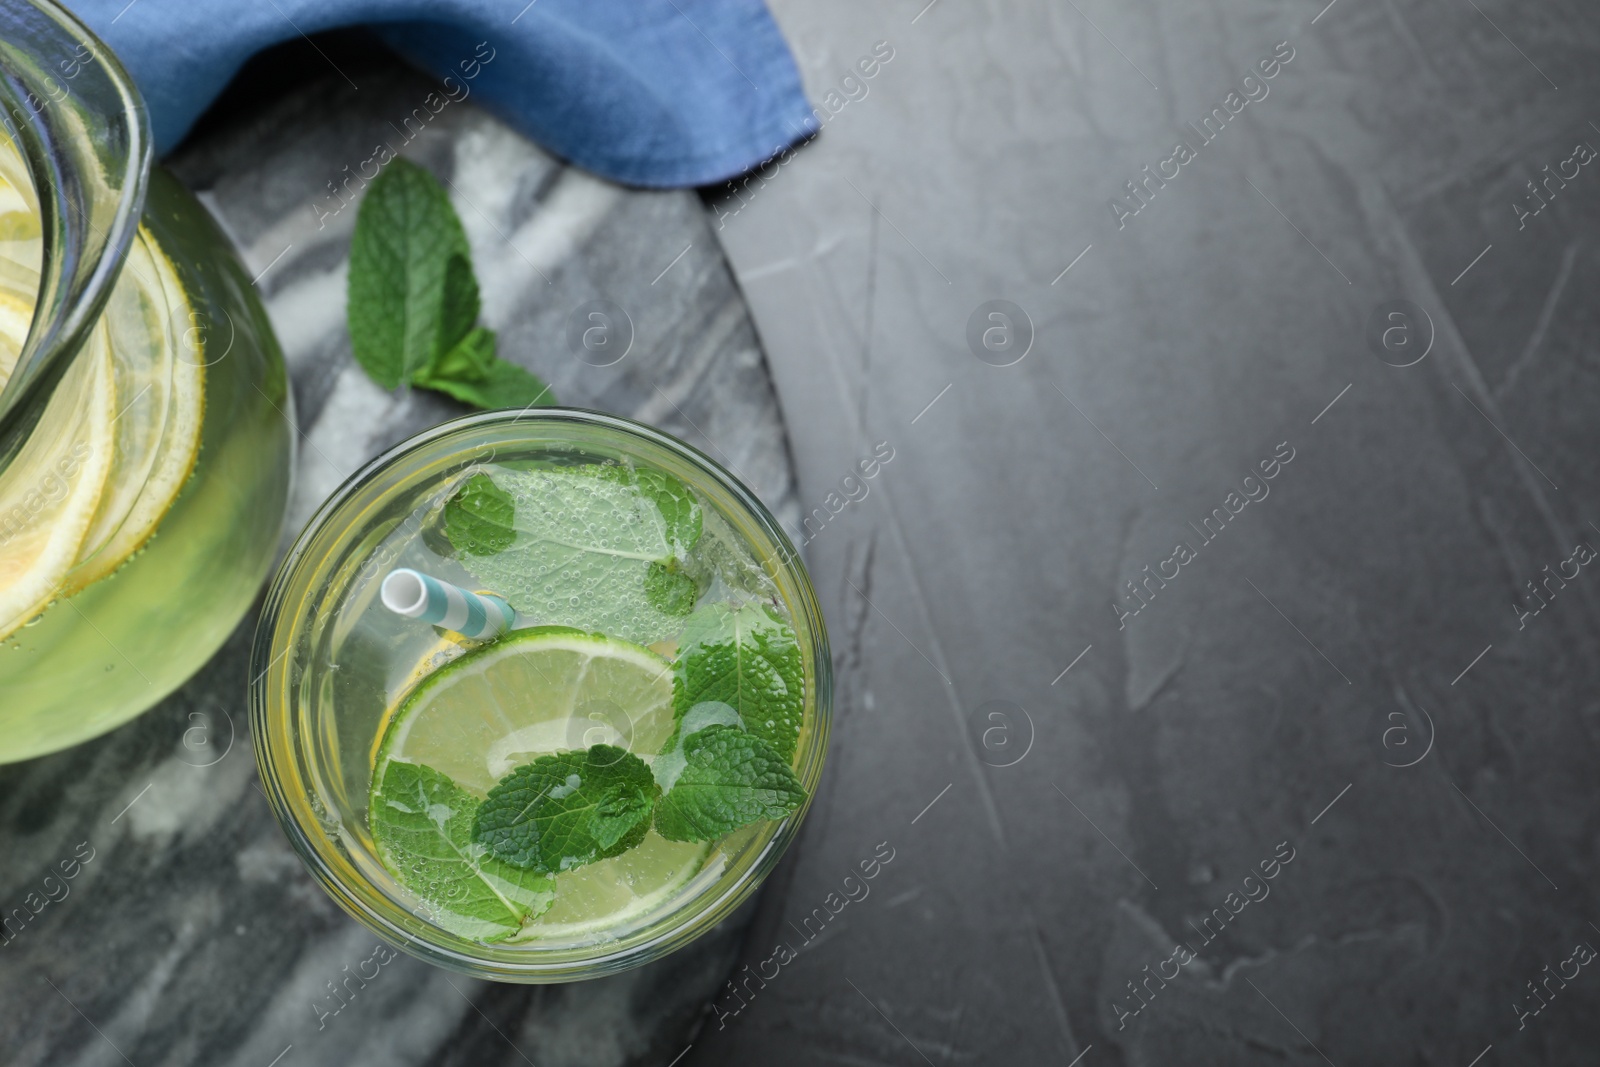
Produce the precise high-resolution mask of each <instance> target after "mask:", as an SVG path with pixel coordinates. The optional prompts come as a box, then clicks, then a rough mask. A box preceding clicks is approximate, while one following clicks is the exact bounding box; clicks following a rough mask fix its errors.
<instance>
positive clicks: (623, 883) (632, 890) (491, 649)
mask: <svg viewBox="0 0 1600 1067" xmlns="http://www.w3.org/2000/svg"><path fill="white" fill-rule="evenodd" d="M672 726H673V716H672V665H671V664H670V663H669V662H668V661H667V660H665V659H663V658H662V657H660V656H658V655H657V654H656V653H654V652H652V651H650V650H649V649H647V648H641V647H640V646H638V645H634V644H629V643H628V642H626V641H616V640H613V639H611V638H608V637H603V636H600V635H599V634H588V633H583V632H581V631H579V630H571V629H567V628H565V627H538V628H535V629H531V630H517V631H513V632H511V633H509V634H507V635H506V636H504V637H502V638H500V639H499V640H498V641H496V642H494V643H493V644H491V645H487V646H485V647H483V648H480V649H477V650H475V651H473V652H469V653H467V654H466V655H464V656H461V657H460V658H458V659H454V660H452V661H450V662H449V663H446V664H445V665H444V666H442V667H440V668H439V669H437V670H435V671H434V672H433V673H432V674H429V675H427V676H426V677H425V678H424V679H423V680H422V681H421V682H420V683H419V684H418V685H417V686H416V688H415V689H414V690H413V691H412V692H411V694H410V695H409V696H408V697H407V698H406V699H405V701H404V702H403V703H402V704H401V706H400V708H399V710H398V711H397V712H396V713H395V714H394V717H393V719H392V721H391V722H390V724H389V727H388V729H387V731H386V732H385V734H384V737H383V740H382V741H381V742H380V743H379V745H378V750H377V754H376V757H375V760H374V763H375V767H374V771H375V773H374V775H373V781H374V783H376V782H378V781H381V780H382V778H383V768H384V766H385V764H386V763H387V762H388V761H389V760H391V759H397V760H404V761H406V762H409V763H421V764H425V765H427V766H429V767H432V768H433V769H434V770H436V771H439V772H441V773H443V774H446V775H448V776H449V777H450V778H452V779H454V780H455V781H456V782H457V783H458V784H460V785H461V786H462V787H463V788H465V789H467V790H469V791H471V792H473V793H475V794H477V795H478V796H480V797H481V796H483V795H485V794H487V793H488V792H489V790H490V789H491V788H493V787H494V785H495V784H496V783H497V782H499V781H500V779H501V778H503V777H505V776H506V775H507V774H508V773H510V772H511V771H512V770H513V769H514V768H516V767H519V766H521V765H523V764H525V763H531V762H532V761H533V760H535V759H537V758H538V757H539V756H542V755H548V754H550V753H553V752H563V751H570V750H572V749H578V748H586V747H588V746H590V745H595V744H613V745H617V746H619V747H622V748H626V749H629V750H630V751H632V752H634V753H636V754H638V755H641V756H648V755H653V754H655V753H657V752H659V751H660V750H661V747H662V745H664V744H665V743H666V741H667V739H668V737H669V736H670V735H671V733H672ZM711 848H712V846H711V845H710V844H707V843H701V842H693V843H683V842H676V841H667V840H665V839H663V838H661V837H660V836H658V835H657V834H656V833H655V832H654V831H651V832H650V833H649V834H647V835H646V836H645V839H644V841H643V842H642V843H641V844H639V845H638V846H637V847H636V848H633V849H630V850H629V851H627V852H625V853H623V854H622V855H620V856H615V857H613V858H611V859H607V860H601V861H599V862H597V863H591V864H588V865H587V866H584V867H579V868H577V869H575V870H571V871H566V872H563V873H561V874H559V875H556V876H555V892H556V896H555V903H554V904H553V905H552V906H551V907H550V909H549V910H548V911H546V912H545V913H544V914H543V915H541V916H540V917H539V918H538V919H535V920H534V921H532V922H530V923H529V924H528V925H527V926H524V927H523V929H522V930H521V931H520V932H518V933H517V934H516V935H514V936H513V938H512V940H528V939H532V938H538V939H572V938H593V937H595V936H598V935H602V934H604V932H605V931H606V930H608V929H610V928H614V927H616V926H619V925H621V924H622V923H624V922H627V921H628V920H629V919H631V918H634V917H637V916H640V915H643V914H645V913H647V912H649V911H651V910H653V909H655V908H657V907H659V906H660V905H662V904H663V903H665V902H666V901H668V900H670V899H671V897H672V896H673V895H674V894H676V893H677V892H678V891H679V890H680V889H681V888H682V887H683V886H684V885H685V884H686V883H687V882H688V881H689V880H690V879H691V878H693V877H694V875H695V874H696V873H697V872H698V871H700V870H701V869H702V868H703V867H704V866H705V862H706V857H707V856H708V855H709V854H710V852H711Z"/></svg>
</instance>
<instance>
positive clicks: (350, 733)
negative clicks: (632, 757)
mask: <svg viewBox="0 0 1600 1067" xmlns="http://www.w3.org/2000/svg"><path fill="white" fill-rule="evenodd" d="M563 467H564V468H573V467H580V468H581V469H582V470H586V471H596V470H607V471H611V472H616V471H618V470H627V471H652V472H659V473H661V474H664V475H667V476H670V477H671V478H673V479H676V480H677V482H678V483H680V484H681V485H682V486H685V487H687V488H688V490H689V491H690V492H691V493H692V494H693V496H694V498H695V499H696V500H697V501H698V504H699V507H700V509H701V511H702V514H703V515H704V517H705V518H704V523H705V525H704V528H705V531H706V533H705V534H704V535H702V536H704V537H711V536H713V533H714V532H715V536H716V537H717V538H720V542H719V543H720V544H723V545H725V546H729V547H730V548H731V549H733V550H735V552H736V553H737V554H739V555H740V558H742V559H748V560H753V561H759V562H758V563H756V564H754V566H755V567H756V568H757V570H758V571H759V573H758V574H756V577H755V578H753V579H750V580H751V581H752V582H755V583H757V584H759V587H760V588H761V589H762V590H763V594H762V595H763V596H764V597H766V598H767V602H770V603H771V604H772V606H773V610H774V612H775V614H776V613H781V614H782V616H783V617H784V618H785V619H786V620H787V622H788V624H789V625H790V626H792V630H793V634H794V639H795V643H796V644H797V645H798V648H799V651H800V660H801V665H802V675H803V678H804V710H803V718H802V723H801V728H800V733H799V740H798V743H797V746H796V751H795V755H794V759H793V763H792V770H793V772H794V774H795V776H796V777H797V778H798V779H799V781H800V783H801V784H802V785H803V786H804V788H805V791H806V796H807V800H806V802H805V803H803V804H802V805H801V806H800V807H799V808H798V809H797V810H795V811H794V812H793V813H792V814H791V815H789V816H788V817H787V818H785V819H782V820H780V821H774V822H767V823H759V824H755V825H752V826H748V827H746V828H745V829H744V830H739V831H735V832H734V833H732V834H730V835H728V836H727V837H726V838H724V839H721V840H719V841H717V842H716V843H715V844H714V845H712V846H709V848H710V851H709V853H708V854H707V855H706V857H705V859H704V862H703V863H700V864H699V865H698V866H697V867H695V868H693V869H692V870H691V871H690V873H689V875H688V877H687V880H686V881H684V882H682V883H674V888H673V889H672V891H671V892H670V894H668V895H666V896H664V897H662V898H661V899H660V900H659V901H657V903H655V904H653V905H651V906H650V907H649V908H648V909H646V910H644V911H642V912H635V913H630V914H627V915H626V917H624V918H621V919H619V920H617V921H615V922H611V921H609V920H607V921H605V922H602V923H600V924H599V925H598V926H596V925H591V926H590V927H588V928H586V929H584V930H583V931H582V932H580V933H574V934H568V933H563V934H562V935H561V936H544V935H543V934H540V935H539V936H538V938H537V939H535V940H528V941H523V942H515V941H510V942H501V943H486V942H485V941H482V940H477V939H475V938H472V937H467V936H462V935H460V934H458V933H455V932H452V931H451V930H450V929H446V928H445V927H444V926H442V925H440V923H439V922H437V921H435V919H436V918H437V914H436V911H434V910H433V909H431V908H430V907H429V906H428V904H427V902H426V901H424V900H422V899H421V898H419V896H418V895H417V894H416V893H414V892H412V890H411V889H409V888H408V887H407V886H406V885H405V884H402V883H401V882H400V881H398V880H397V879H396V878H395V877H394V876H393V875H392V874H391V873H390V871H389V869H388V868H386V867H385V865H384V863H383V862H382V860H381V859H380V856H379V853H378V850H377V848H376V846H375V844H374V839H373V834H372V832H371V829H370V827H369V823H368V815H369V811H368V807H369V790H370V789H371V786H372V781H373V776H374V773H375V769H376V765H377V763H378V762H379V760H380V759H381V758H382V755H383V754H382V751H380V740H381V739H383V737H384V735H385V731H386V729H387V728H388V726H389V725H390V723H391V722H393V721H395V716H396V715H397V710H396V709H397V708H402V707H403V706H405V704H406V701H407V699H408V697H409V696H411V695H412V694H414V693H416V692H418V691H419V690H420V689H421V688H423V682H424V679H426V678H428V677H430V672H433V671H437V670H438V669H439V667H440V665H441V664H445V663H448V662H450V661H451V660H452V658H453V657H457V656H461V655H466V654H469V653H467V652H464V651H463V648H462V646H463V645H465V646H467V647H468V648H474V647H475V648H477V649H478V650H480V651H488V650H489V647H492V645H491V646H489V647H486V646H485V645H483V644H476V645H474V643H473V642H470V641H466V640H465V639H463V638H461V637H460V635H453V634H450V633H448V632H446V631H444V630H442V629H441V628H436V627H431V626H428V625H426V624H424V623H422V622H421V621H420V620H418V619H411V618H403V617H401V616H399V615H396V614H395V613H394V612H393V611H391V610H388V609H386V608H385V606H384V604H383V602H382V596H381V594H380V588H381V586H382V585H383V582H384V578H385V576H386V575H388V574H389V573H390V572H391V571H393V570H394V569H395V568H398V567H410V568H415V569H417V570H421V571H424V572H425V573H427V572H432V573H433V574H434V575H435V576H438V577H441V578H443V579H444V580H445V581H449V582H454V583H459V584H461V585H462V587H463V588H465V587H467V586H468V585H470V584H471V583H470V582H469V581H468V580H467V579H466V578H465V577H463V572H460V571H455V570H451V569H450V568H453V567H455V566H456V564H455V563H454V562H453V561H452V559H451V557H450V555H449V551H448V549H446V550H443V554H440V546H439V543H438V534H437V529H438V524H437V520H438V516H439V514H440V511H441V507H442V503H441V502H442V501H444V500H446V499H452V498H451V494H452V493H456V492H459V487H461V486H462V485H463V484H465V482H466V480H468V479H470V478H471V477H472V476H473V472H474V471H484V470H495V471H506V470H550V469H554V468H563ZM518 506H519V507H520V506H522V505H521V504H519V505H518ZM746 553H747V554H746ZM730 558H731V556H730ZM719 573H720V572H719ZM740 573H741V574H749V573H751V572H750V571H749V570H748V569H747V570H746V571H743V572H740ZM720 580H721V579H720V578H719V579H717V581H720ZM712 588H714V589H715V588H721V587H719V586H716V585H715V583H713V586H712ZM474 591H482V590H474ZM705 595H707V596H709V594H705ZM577 602H578V601H577V598H574V600H573V601H572V603H573V604H574V606H576V604H577ZM562 603H565V601H564V600H563V601H562ZM763 610H765V609H763ZM567 632H568V633H576V631H567ZM587 636H588V635H584V634H579V635H578V638H579V639H580V640H582V639H585V638H586V637H587ZM504 639H505V638H501V639H500V640H504ZM662 643H663V644H666V643H667V642H662ZM634 647H636V646H634ZM652 647H655V646H652ZM636 650H637V651H638V652H639V653H641V654H644V652H645V650H644V649H643V648H636ZM251 677H252V682H251V687H250V714H251V729H252V734H253V736H254V738H255V750H256V758H257V761H258V763H259V766H260V770H261V777H262V780H263V782H264V783H265V785H266V793H267V797H268V800H269V801H270V803H271V804H272V807H273V810H274V812H275V813H276V815H277V817H278V820H279V822H280V823H281V824H282V825H283V828H284V831H285V832H286V833H287V834H288V836H289V839H290V841H291V843H292V844H293V845H294V847H295V849H296V851H298V852H299V853H300V856H301V858H302V860H303V861H304V862H305V864H306V866H307V867H308V868H309V869H310V870H311V872H312V874H314V875H315V876H316V877H317V879H318V880H319V881H320V882H321V883H322V885H323V887H324V888H325V889H326V890H327V892H328V893H329V894H330V895H331V896H332V897H333V898H334V900H336V901H337V902H338V903H339V904H340V905H341V906H342V907H343V908H344V909H345V910H346V911H348V912H349V913H350V914H351V915H353V916H354V917H355V918H357V919H358V920H360V921H361V922H362V923H364V924H365V925H367V926H368V927H370V928H371V929H372V930H373V931H375V932H376V933H377V934H379V935H380V936H381V937H383V938H384V939H386V940H387V941H389V942H390V943H392V944H394V945H396V946H398V947H399V948H401V949H402V950H404V951H407V952H410V953H411V954H413V955H415V956H418V957H420V958H422V959H424V960H427V961H428V962H430V963H434V964H437V965H440V966H444V967H448V968H452V969H454V970H458V971H461V972H463V973H467V974H471V975H475V976H477V977H481V978H488V979H496V980H501V981H513V982H554V981H567V980H572V979H577V978H588V977H594V976H598V975H602V974H607V973H611V972H614V971H619V970H623V969H626V968H629V967H634V966H637V965H639V964H642V963H644V962H647V961H649V960H651V959H654V958H656V957H659V956H661V955H664V954H665V953H667V952H670V951H672V950H673V949H675V948H678V947H680V946H682V945H683V944H685V943H686V942H688V941H689V940H691V939H693V938H694V937H696V936H698V935H699V934H701V933H703V932H705V931H706V930H707V929H709V928H710V927H711V926H712V925H714V924H715V923H716V922H718V921H719V920H720V919H722V918H724V917H726V916H727V915H728V914H729V912H730V911H732V910H733V908H735V907H736V906H737V905H738V904H739V903H740V902H741V901H742V900H744V899H745V898H746V897H748V896H749V895H750V893H751V892H753V891H754V890H755V888H756V887H757V885H759V883H760V882H761V880H762V879H763V878H764V877H765V876H766V875H767V874H768V873H769V872H770V871H771V870H772V868H773V866H774V865H775V864H776V863H777V861H778V859H779V857H780V856H781V855H782V853H783V851H784V849H785V848H786V847H787V846H788V845H789V843H790V842H791V841H792V840H793V839H794V836H795V833H796V832H797V829H798V826H799V823H800V820H801V818H802V817H803V815H804V814H805V810H806V806H807V805H808V804H809V798H810V797H812V796H814V795H815V791H816V786H817V782H818V779H819V778H820V775H821V772H822V763H823V755H824V752H825V750H826V747H827V739H828V726H829V718H830V707H831V686H832V677H831V667H830V660H829V654H828V642H827V635H826V633H825V631H824V628H823V621H822V616H821V613H820V611H819V610H818V607H817V603H816V598H815V595H814V593H813V591H812V588H811V584H810V581H809V579H808V578H807V576H806V573H805V570H804V568H803V566H801V564H800V563H799V561H798V559H797V556H796V553H795V551H794V548H793V546H792V545H791V544H790V542H789V540H788V538H787V537H786V536H785V535H784V533H783V531H782V529H781V528H780V527H779V525H778V523H777V521H776V520H775V519H774V518H773V517H772V515H771V514H770V513H769V512H768V511H767V509H766V508H765V507H763V506H762V504H761V502H760V501H759V500H757V499H756V497H755V496H754V495H753V494H752V493H751V492H750V490H748V489H746V488H745V487H744V486H743V485H741V484H740V483H739V482H738V481H737V480H736V479H735V478H734V477H733V476H732V475H730V474H729V473H728V472H727V471H725V470H724V469H723V468H722V467H720V466H718V465H717V464H716V463H715V462H713V461H712V460H710V459H709V458H707V457H706V456H704V455H703V454H701V453H700V452H698V451H696V450H694V449H693V448H690V447H689V446H688V445H685V444H683V443H682V442H680V441H677V440H675V439H673V438H671V437H669V436H667V435H665V434H663V433H660V432H658V431H656V430H653V429H651V428H649V427H646V426H642V425H639V424H637V423H633V422H630V421H628V420H626V419H621V418H616V417H613V416H608V415H604V414H600V413H596V412H587V411H577V410H569V409H559V408H549V409H540V410H538V411H536V412H529V413H523V414H519V413H516V412H492V413H486V414H479V415H472V416H467V417H465V418H460V419H456V420H453V421H451V422H447V423H444V424H442V425H440V426H438V427H435V428H433V429H431V430H429V431H427V432H425V433H423V434H420V435H418V436H416V437H414V438H412V439H410V440H409V441H406V442H404V443H402V444H401V445H399V446H398V447H396V448H395V449H393V450H392V451H390V452H388V453H387V454H385V455H383V456H381V457H379V458H378V459H377V460H375V461H373V462H372V463H371V464H369V465H368V466H367V467H366V468H365V469H364V470H362V471H361V472H359V473H358V474H356V475H355V476H354V477H353V478H352V479H351V480H350V481H349V482H347V483H346V484H345V485H344V486H343V487H342V488H341V489H340V490H339V491H338V492H337V493H336V494H335V495H334V496H333V497H332V498H331V499H330V500H328V501H327V503H325V504H324V505H323V506H322V508H321V510H320V511H318V513H317V514H316V516H315V517H314V518H313V519H312V520H311V522H310V524H309V526H308V527H307V528H306V530H305V531H304V532H303V533H302V534H301V535H300V538H299V540H298V541H297V542H296V543H295V545H294V547H293V549H292V550H291V551H290V554H289V556H288V558H287V559H286V560H285V561H284V563H283V565H282V567H281V568H280V570H279V572H278V574H277V576H276V577H275V578H274V580H273V582H272V584H271V586H270V588H269V591H268V595H267V602H266V607H265V610H264V612H263V614H262V617H261V621H260V624H259V628H258V630H257V634H256V643H255V648H254V651H253V656H252V664H251ZM401 714H403V713H401ZM769 725H770V724H769ZM583 726H584V724H583V723H579V727H580V730H581V728H582V727H583ZM593 728H594V729H596V730H600V731H602V733H603V735H604V736H605V737H610V738H613V739H614V740H615V738H616V735H615V733H614V732H613V731H609V730H607V729H606V724H605V723H604V722H601V721H599V720H597V723H596V724H595V725H594V726H593ZM463 732H465V731H463ZM624 732H626V731H624ZM599 736H601V735H600V734H596V735H595V736H580V732H579V730H575V731H573V732H572V735H571V736H570V737H569V738H568V742H567V743H566V744H564V745H557V746H555V747H557V748H561V749H569V748H570V749H582V748H584V747H585V746H586V745H588V744H590V743H593V742H594V741H595V740H596V738H597V737H599ZM658 740H659V738H658ZM615 743H616V744H617V745H620V746H622V747H625V748H626V747H629V744H630V742H629V740H628V739H626V738H623V739H620V740H615ZM643 749H644V750H643V751H642V752H641V753H640V754H641V755H643V756H648V755H649V754H650V753H651V752H653V751H655V750H654V749H653V748H650V747H649V746H643ZM604 862H608V863H610V862H617V861H614V860H607V861H604ZM697 862H698V861H697ZM584 869H587V868H584ZM558 884H559V883H558ZM560 894H561V890H559V889H558V890H557V894H556V899H557V903H558V904H560V903H561V895H560ZM580 903H581V902H580ZM569 906H570V904H569ZM563 929H570V928H566V927H564V928H563Z"/></svg>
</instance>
